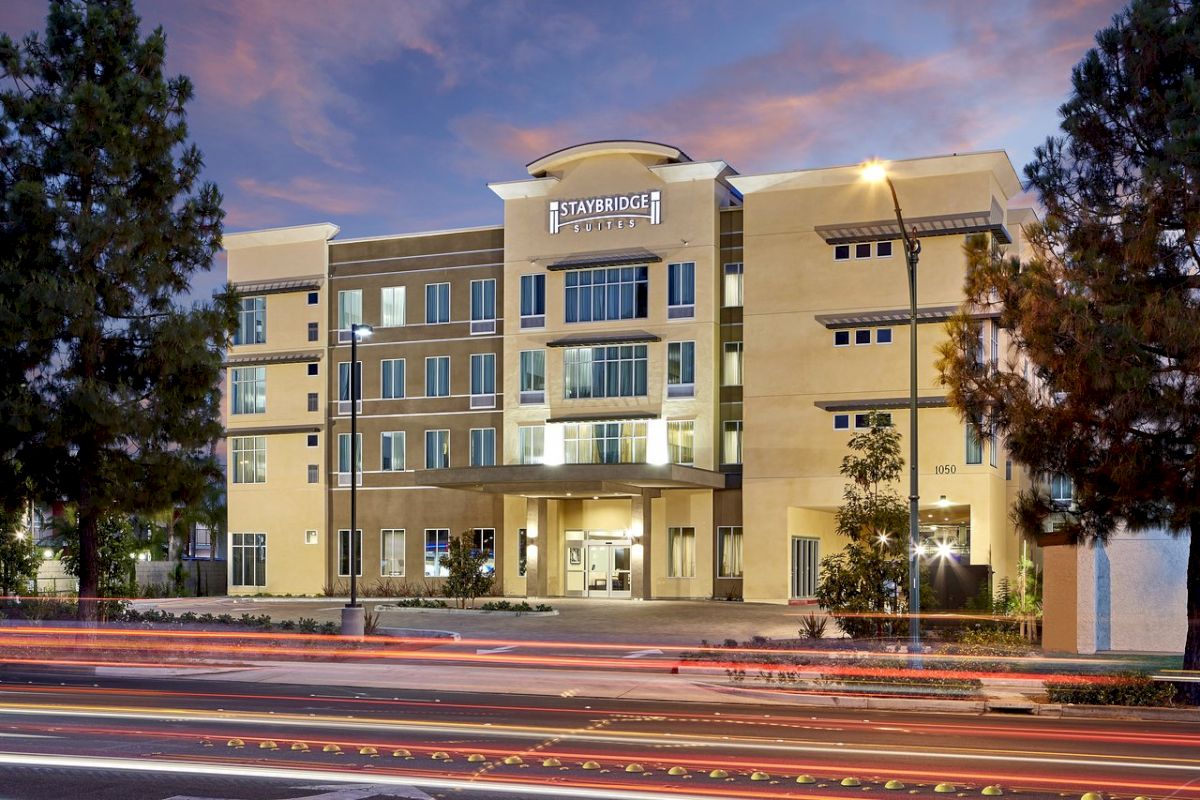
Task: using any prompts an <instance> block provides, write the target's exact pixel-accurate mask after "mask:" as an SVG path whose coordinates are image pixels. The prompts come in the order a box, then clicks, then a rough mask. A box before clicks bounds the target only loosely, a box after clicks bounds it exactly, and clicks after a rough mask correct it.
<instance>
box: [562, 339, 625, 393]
mask: <svg viewBox="0 0 1200 800" xmlns="http://www.w3.org/2000/svg"><path fill="white" fill-rule="evenodd" d="M645 396H646V345H644V344H626V345H617V346H613V347H569V348H567V349H565V350H564V351H563V397H565V398H566V399H568V400H574V399H578V398H584V397H645Z"/></svg>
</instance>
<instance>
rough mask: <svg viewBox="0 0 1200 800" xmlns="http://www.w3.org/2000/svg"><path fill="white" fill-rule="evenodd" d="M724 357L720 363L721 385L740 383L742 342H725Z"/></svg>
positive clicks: (736, 384) (738, 384)
mask: <svg viewBox="0 0 1200 800" xmlns="http://www.w3.org/2000/svg"><path fill="white" fill-rule="evenodd" d="M724 354H725V359H724V361H723V362H722V364H721V367H722V369H721V385H722V386H741V385H742V343H741V342H726V343H725V346H724Z"/></svg>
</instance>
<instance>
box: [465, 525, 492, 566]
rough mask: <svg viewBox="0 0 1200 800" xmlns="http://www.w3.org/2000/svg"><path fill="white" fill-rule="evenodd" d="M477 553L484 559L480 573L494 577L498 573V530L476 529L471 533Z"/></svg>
mask: <svg viewBox="0 0 1200 800" xmlns="http://www.w3.org/2000/svg"><path fill="white" fill-rule="evenodd" d="M471 536H472V538H473V540H474V541H473V542H472V544H473V545H474V548H475V552H476V553H479V554H480V555H482V556H483V557H484V559H483V563H482V564H480V565H479V571H480V572H482V573H483V574H484V575H494V574H495V572H496V529H495V528H475V529H474V530H472V531H471Z"/></svg>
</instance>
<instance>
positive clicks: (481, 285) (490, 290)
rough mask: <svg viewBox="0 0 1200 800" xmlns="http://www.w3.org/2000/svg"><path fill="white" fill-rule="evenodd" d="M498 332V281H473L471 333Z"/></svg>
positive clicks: (486, 279)
mask: <svg viewBox="0 0 1200 800" xmlns="http://www.w3.org/2000/svg"><path fill="white" fill-rule="evenodd" d="M495 332H496V279H495V278H485V279H484V280H478V281H471V333H495Z"/></svg>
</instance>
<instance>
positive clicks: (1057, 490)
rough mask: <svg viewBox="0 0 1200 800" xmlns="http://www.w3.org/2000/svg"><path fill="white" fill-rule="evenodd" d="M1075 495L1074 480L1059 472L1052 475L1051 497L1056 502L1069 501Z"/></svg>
mask: <svg viewBox="0 0 1200 800" xmlns="http://www.w3.org/2000/svg"><path fill="white" fill-rule="evenodd" d="M1074 496H1075V485H1074V482H1073V481H1072V480H1071V479H1070V478H1069V477H1067V476H1066V475H1063V474H1062V473H1058V474H1057V475H1052V476H1051V477H1050V499H1051V500H1053V501H1054V502H1055V503H1069V502H1071V500H1072V499H1073V498H1074Z"/></svg>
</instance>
